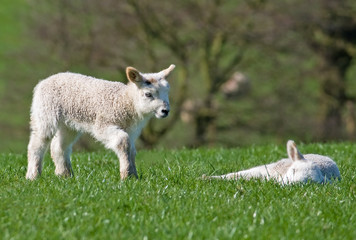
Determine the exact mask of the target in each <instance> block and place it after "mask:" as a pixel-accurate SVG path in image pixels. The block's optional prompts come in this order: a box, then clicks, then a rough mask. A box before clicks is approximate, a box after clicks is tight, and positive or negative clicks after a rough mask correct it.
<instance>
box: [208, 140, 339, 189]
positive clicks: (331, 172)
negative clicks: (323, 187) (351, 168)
mask: <svg viewBox="0 0 356 240" xmlns="http://www.w3.org/2000/svg"><path fill="white" fill-rule="evenodd" d="M287 152H288V157H289V158H285V159H282V160H279V161H278V162H274V163H270V164H267V165H261V166H257V167H254V168H251V169H248V170H243V171H239V172H235V173H229V174H226V175H221V176H205V175H203V179H238V178H244V179H251V178H264V179H267V180H270V179H272V180H275V181H277V182H279V183H282V184H292V183H296V182H303V183H305V182H308V181H311V182H317V183H325V182H329V181H332V180H334V179H340V178H341V177H340V172H339V168H338V167H337V165H336V163H335V162H334V161H333V160H332V159H330V158H329V157H326V156H322V155H318V154H306V155H304V156H303V155H302V154H301V153H300V152H299V150H298V149H297V146H296V144H295V143H294V141H292V140H289V141H288V142H287Z"/></svg>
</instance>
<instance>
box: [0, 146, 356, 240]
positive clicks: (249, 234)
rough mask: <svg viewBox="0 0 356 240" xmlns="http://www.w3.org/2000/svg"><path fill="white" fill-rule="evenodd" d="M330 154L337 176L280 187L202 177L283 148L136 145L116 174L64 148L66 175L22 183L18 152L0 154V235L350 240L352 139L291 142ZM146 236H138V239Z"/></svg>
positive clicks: (101, 155) (109, 164) (262, 159)
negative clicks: (69, 172) (127, 166)
mask: <svg viewBox="0 0 356 240" xmlns="http://www.w3.org/2000/svg"><path fill="white" fill-rule="evenodd" d="M299 148H300V150H301V151H302V152H305V153H307V152H318V153H321V154H325V155H329V156H331V157H333V158H334V159H335V160H336V162H337V163H338V165H339V167H340V171H341V174H342V181H340V182H337V183H334V184H327V185H317V184H307V185H294V186H285V187H282V186H280V185H278V184H275V183H273V182H265V181H258V180H256V181H242V180H241V181H228V182H223V181H202V180H200V179H199V177H200V176H201V175H202V174H208V175H210V174H222V173H227V172H229V171H236V170H239V169H242V168H247V167H250V166H254V165H257V164H262V163H267V162H271V161H275V160H277V159H279V158H282V157H285V155H286V153H285V149H284V146H279V147H274V146H256V147H248V148H235V149H197V150H188V149H183V150H153V151H145V150H144V151H139V154H138V156H137V167H138V173H139V176H140V180H133V179H131V180H128V181H121V180H120V177H119V170H118V169H119V166H118V161H117V159H116V157H115V155H114V154H112V153H110V152H98V153H78V154H74V155H73V160H72V162H73V168H74V171H75V177H74V178H70V179H62V178H58V177H56V176H54V166H53V164H52V162H51V160H50V159H49V158H48V157H47V158H46V159H45V166H44V172H43V175H42V177H41V178H40V179H38V180H36V181H33V182H30V181H27V180H25V178H24V176H25V172H26V156H25V155H17V154H2V155H0V162H1V170H0V184H1V188H0V189H1V190H0V202H1V204H0V232H1V233H0V234H1V235H0V236H1V238H2V239H63V238H67V239H122V238H128V239H355V238H356V230H355V226H356V204H355V198H356V183H355V176H356V174H355V163H354V160H353V159H354V156H355V155H356V150H355V146H354V145H353V144H348V143H340V144H314V145H300V146H299ZM146 237H147V238H146Z"/></svg>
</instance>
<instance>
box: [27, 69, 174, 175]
mask: <svg viewBox="0 0 356 240" xmlns="http://www.w3.org/2000/svg"><path fill="white" fill-rule="evenodd" d="M174 68H175V66H174V65H173V64H172V65H170V67H169V68H167V69H165V70H162V71H160V72H158V73H140V72H139V71H138V70H136V69H135V68H133V67H127V68H126V75H127V78H128V80H129V82H128V84H126V85H125V84H123V83H120V82H110V81H106V80H101V79H96V78H93V77H89V76H84V75H80V74H76V73H69V72H67V73H58V74H55V75H53V76H50V77H49V78H47V79H45V80H43V81H41V82H40V83H38V84H37V86H36V87H35V89H34V95H33V101H32V106H31V123H30V125H31V136H30V141H29V144H28V168H27V174H26V178H27V179H31V180H32V179H35V178H36V177H37V176H38V175H40V174H41V171H42V160H43V155H44V153H45V151H46V149H47V146H48V145H49V142H50V141H51V140H52V141H51V156H52V159H53V161H54V163H55V167H56V169H55V174H56V175H60V176H72V175H73V170H72V167H71V161H70V154H71V151H72V146H73V144H74V143H75V142H76V140H77V139H78V138H79V137H80V135H81V134H82V133H83V132H87V133H90V134H91V135H92V136H93V137H94V138H95V139H97V140H98V141H100V142H102V143H103V144H104V145H105V146H106V147H107V148H109V149H111V150H113V151H114V152H115V153H116V154H117V156H118V158H119V160H120V175H121V179H125V178H127V177H128V176H135V177H136V178H137V172H136V166H135V155H136V149H135V140H136V139H137V138H138V136H139V135H140V133H141V130H142V128H143V127H144V126H145V124H146V123H147V121H148V120H149V119H150V118H151V117H152V116H153V115H155V116H156V117H157V118H164V117H167V116H168V113H169V110H170V106H169V99H168V92H169V84H168V82H167V80H166V78H167V76H168V75H169V74H170V72H171V71H172V70H173V69H174Z"/></svg>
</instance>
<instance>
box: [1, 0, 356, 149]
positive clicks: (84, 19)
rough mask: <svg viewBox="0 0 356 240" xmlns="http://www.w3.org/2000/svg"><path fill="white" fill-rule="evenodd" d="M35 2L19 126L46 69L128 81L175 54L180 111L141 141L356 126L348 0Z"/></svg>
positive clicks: (265, 136)
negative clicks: (133, 72)
mask: <svg viewBox="0 0 356 240" xmlns="http://www.w3.org/2000/svg"><path fill="white" fill-rule="evenodd" d="M28 4H29V5H28V10H29V11H28V12H27V13H26V16H25V17H24V19H26V24H25V26H26V27H25V29H26V30H25V32H26V34H27V36H28V38H29V39H30V40H27V45H26V47H25V50H24V51H22V53H21V54H20V55H19V56H18V57H21V58H22V61H23V62H24V63H26V62H27V63H28V64H33V62H36V71H31V75H30V76H29V79H28V80H27V81H28V82H27V84H22V85H21V86H23V88H24V90H23V91H28V93H29V94H28V96H27V95H26V96H27V97H26V99H24V100H23V101H24V104H23V105H22V106H21V107H22V110H21V112H22V113H23V119H24V120H23V121H20V122H19V125H18V126H14V127H20V128H23V129H26V127H27V125H26V124H27V122H26V121H27V119H28V116H27V115H28V111H29V105H30V103H29V102H30V98H31V97H30V93H31V89H32V88H33V86H34V85H35V84H36V82H37V81H38V80H39V79H41V78H44V77H46V75H45V74H48V75H50V74H53V73H55V72H59V71H67V70H70V71H76V72H81V73H84V74H88V75H89V74H90V75H94V76H96V77H99V78H109V79H111V80H117V81H125V75H124V69H125V67H126V66H128V65H132V66H134V67H136V68H138V69H139V70H141V71H144V72H151V71H152V72H154V71H156V70H157V69H161V68H163V67H167V66H168V65H169V64H170V63H174V64H176V65H177V69H176V70H177V71H176V72H175V74H174V76H172V88H171V89H172V90H171V91H172V92H171V102H172V105H173V106H172V114H171V116H170V117H169V118H168V119H167V120H165V121H154V120H153V121H151V122H150V123H149V125H148V126H147V128H146V129H145V130H144V132H143V134H142V137H141V138H140V144H141V145H143V146H146V147H152V146H156V145H161V146H166V147H181V146H201V145H210V146H211V145H222V146H238V145H246V144H260V143H266V142H278V143H280V142H285V140H286V139H288V138H294V139H296V140H302V141H329V140H353V139H354V138H355V131H356V129H355V127H356V126H355V117H356V116H355V114H356V113H355V101H356V99H355V96H356V82H355V81H353V78H354V77H356V69H355V61H354V57H355V54H356V3H355V2H354V1H352V0H315V1H301V0H290V1H264V0H251V1H248V0H246V1H242V0H240V1H235V0H231V1H221V0H214V1H208V0H199V1H196V0H194V1H193V0H183V1H138V0H127V1H114V0H106V1H96V0H78V1H70V0H61V1H45V0H31V1H29V2H28ZM16 81H18V82H19V83H20V82H21V81H22V80H20V79H18V80H16V79H15V82H16ZM14 88H15V87H14V86H13V87H12V88H11V85H9V93H5V94H3V96H2V99H8V97H7V94H11V89H14ZM0 127H1V126H0ZM23 133H26V131H23ZM22 139H25V140H24V142H25V141H26V140H27V136H23V137H22ZM24 144H25V143H24ZM80 144H81V146H82V147H83V148H87V149H88V148H89V149H91V145H90V144H89V143H88V142H87V141H82V142H81V143H80Z"/></svg>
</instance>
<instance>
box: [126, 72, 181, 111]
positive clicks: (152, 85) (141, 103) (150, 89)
mask: <svg viewBox="0 0 356 240" xmlns="http://www.w3.org/2000/svg"><path fill="white" fill-rule="evenodd" d="M174 68H175V66H174V65H171V66H170V67H169V68H167V69H164V70H162V71H160V72H158V73H145V74H143V73H140V72H138V71H137V70H136V69H134V68H132V67H128V68H127V69H126V75H127V78H128V79H129V80H130V81H131V82H133V83H134V84H135V85H136V87H137V94H135V95H136V99H135V104H136V110H137V111H138V113H139V114H140V115H151V114H152V115H155V116H156V118H165V117H167V116H168V114H169V111H170V106H169V97H168V94H169V83H168V82H167V80H166V78H167V76H168V75H169V73H170V72H171V71H172V70H173V69H174Z"/></svg>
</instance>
